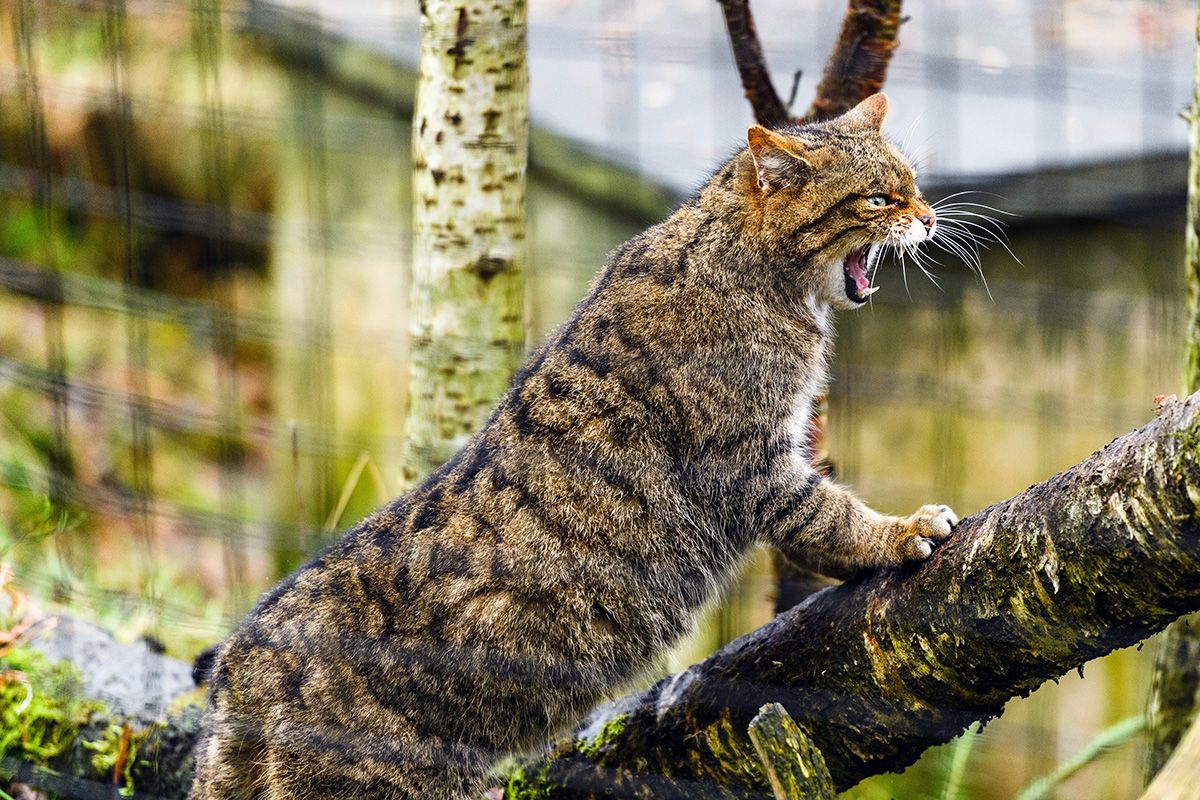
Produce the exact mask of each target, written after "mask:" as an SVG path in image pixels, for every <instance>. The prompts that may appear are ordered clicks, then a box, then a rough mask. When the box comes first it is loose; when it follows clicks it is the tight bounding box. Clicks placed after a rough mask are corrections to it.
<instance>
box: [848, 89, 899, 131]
mask: <svg viewBox="0 0 1200 800" xmlns="http://www.w3.org/2000/svg"><path fill="white" fill-rule="evenodd" d="M887 112H888V99H887V95H886V94H884V93H883V92H876V93H875V94H873V95H871V96H870V97H868V98H867V99H866V100H863V101H862V102H861V103H859V104H858V105H856V106H855V107H854V108H852V109H850V110H849V111H847V112H846V113H845V114H843V115H842V117H841V119H839V120H838V122H840V123H841V124H842V125H844V126H846V127H848V128H858V129H859V130H870V131H881V130H883V120H884V118H885V117H887Z"/></svg>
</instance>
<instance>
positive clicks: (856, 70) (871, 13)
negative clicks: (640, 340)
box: [718, 0, 903, 127]
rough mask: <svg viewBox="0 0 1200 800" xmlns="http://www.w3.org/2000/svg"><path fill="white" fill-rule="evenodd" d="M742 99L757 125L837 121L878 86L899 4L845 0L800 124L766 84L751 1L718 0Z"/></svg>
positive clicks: (895, 34) (896, 1)
mask: <svg viewBox="0 0 1200 800" xmlns="http://www.w3.org/2000/svg"><path fill="white" fill-rule="evenodd" d="M718 2H719V3H720V4H721V12H722V13H723V14H724V15H725V29H726V31H727V32H728V33H729V45H730V47H731V48H732V50H733V60H734V63H735V64H736V65H737V70H738V77H739V78H741V81H742V90H743V91H744V92H745V94H746V100H748V101H749V103H750V108H751V109H753V111H754V119H755V120H756V121H757V122H758V123H759V124H761V125H766V126H768V127H775V126H778V125H780V124H782V123H784V122H788V121H789V120H790V121H813V120H822V119H828V118H830V117H836V116H838V115H839V114H843V113H845V112H847V111H849V110H850V109H851V108H854V106H856V105H857V104H858V103H859V101H861V100H864V99H866V98H867V97H869V96H871V95H873V94H875V93H876V92H878V91H879V90H880V89H882V88H883V82H884V80H886V79H887V70H888V64H889V63H891V58H892V52H893V51H894V50H895V49H896V45H897V40H898V37H899V35H900V22H901V19H900V7H901V4H902V2H903V0H849V2H848V3H847V6H846V15H845V17H843V18H842V27H841V30H840V32H839V33H838V39H837V42H836V44H835V45H834V48H833V52H832V53H830V55H829V60H828V61H827V62H826V63H825V71H824V73H823V74H822V76H821V82H820V83H819V84H818V85H817V92H816V97H815V99H814V100H813V104H812V106H811V107H810V108H809V110H808V113H807V114H805V116H804V117H803V118H801V119H799V120H797V119H794V118H792V115H791V111H790V109H789V108H788V107H787V105H786V104H785V103H784V102H783V100H782V99H780V97H779V94H778V93H777V92H776V91H775V87H774V85H773V84H772V83H771V73H770V70H769V69H768V68H767V60H766V56H764V55H763V49H762V44H761V43H760V42H759V39H758V33H757V31H756V30H755V27H754V17H753V15H752V14H751V13H750V0H718Z"/></svg>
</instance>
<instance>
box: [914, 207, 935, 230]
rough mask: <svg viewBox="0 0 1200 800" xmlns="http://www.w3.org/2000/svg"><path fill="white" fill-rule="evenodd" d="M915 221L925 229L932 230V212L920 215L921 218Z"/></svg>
mask: <svg viewBox="0 0 1200 800" xmlns="http://www.w3.org/2000/svg"><path fill="white" fill-rule="evenodd" d="M917 219H919V220H921V224H922V225H924V226H925V227H926V228H933V212H932V211H930V212H929V213H928V214H922V215H921V216H919V217H917Z"/></svg>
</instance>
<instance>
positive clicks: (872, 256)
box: [867, 245, 883, 270]
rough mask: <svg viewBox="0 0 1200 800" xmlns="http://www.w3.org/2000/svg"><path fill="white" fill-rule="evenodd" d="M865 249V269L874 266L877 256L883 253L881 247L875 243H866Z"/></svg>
mask: <svg viewBox="0 0 1200 800" xmlns="http://www.w3.org/2000/svg"><path fill="white" fill-rule="evenodd" d="M868 247H869V249H868V250H867V269H868V270H869V269H871V267H873V266H875V262H876V261H878V260H879V256H880V255H881V254H882V253H883V248H882V247H878V246H876V245H868Z"/></svg>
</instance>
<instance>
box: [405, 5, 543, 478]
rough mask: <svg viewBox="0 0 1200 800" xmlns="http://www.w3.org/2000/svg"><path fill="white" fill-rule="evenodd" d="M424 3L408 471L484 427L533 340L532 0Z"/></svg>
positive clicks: (437, 460)
mask: <svg viewBox="0 0 1200 800" xmlns="http://www.w3.org/2000/svg"><path fill="white" fill-rule="evenodd" d="M421 6H422V14H421V24H422V35H421V59H420V67H419V71H420V74H419V77H418V90H417V103H416V109H415V113H414V115H413V206H414V242H413V263H412V284H411V309H410V313H411V317H410V319H411V322H410V333H411V346H412V354H411V373H410V384H409V398H410V403H409V410H408V439H409V447H410V458H409V464H408V467H407V469H408V470H409V472H410V474H409V475H408V477H409V478H410V479H411V478H415V477H418V476H420V475H423V474H425V473H427V472H429V471H430V470H432V469H433V468H435V467H436V466H438V465H439V464H441V463H442V462H443V461H445V460H446V459H447V458H449V457H450V456H451V455H453V453H454V452H455V451H457V450H458V449H459V448H460V447H461V446H462V444H463V443H464V442H465V441H466V439H467V438H469V437H470V435H471V434H472V433H474V432H475V430H476V429H478V427H479V426H480V424H481V423H482V422H483V421H484V419H485V418H486V416H487V414H488V412H489V411H490V410H491V408H492V406H493V405H494V404H495V402H496V398H497V397H499V396H500V395H501V394H503V393H504V390H505V388H506V387H507V385H508V380H509V377H510V376H511V374H512V372H513V370H514V369H515V368H516V367H517V365H518V363H519V361H520V358H521V356H522V354H523V349H524V342H525V327H524V318H525V317H524V283H523V271H524V261H525V258H524V244H525V169H526V163H527V150H528V146H527V142H528V112H527V92H526V85H527V68H526V61H525V1H524V0H425V2H423V3H422V4H421Z"/></svg>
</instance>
